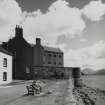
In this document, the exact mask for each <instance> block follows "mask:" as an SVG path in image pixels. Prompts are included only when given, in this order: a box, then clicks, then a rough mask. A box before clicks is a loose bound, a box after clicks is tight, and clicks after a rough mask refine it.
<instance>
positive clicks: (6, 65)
mask: <svg viewBox="0 0 105 105" xmlns="http://www.w3.org/2000/svg"><path fill="white" fill-rule="evenodd" d="M11 81H12V55H11V54H10V53H9V52H8V51H6V50H4V49H3V48H2V47H0V84H6V83H9V82H11Z"/></svg>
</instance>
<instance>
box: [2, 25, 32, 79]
mask: <svg viewBox="0 0 105 105" xmlns="http://www.w3.org/2000/svg"><path fill="white" fill-rule="evenodd" d="M2 46H3V47H4V48H5V49H6V50H8V51H9V52H11V53H12V54H13V71H12V72H13V79H31V78H32V70H31V67H32V58H33V57H32V54H33V49H32V47H31V45H30V44H29V43H27V41H26V40H25V39H24V38H23V29H22V27H20V26H16V28H15V37H13V38H12V39H9V40H8V42H4V43H3V44H2Z"/></svg>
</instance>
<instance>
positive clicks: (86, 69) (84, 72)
mask: <svg viewBox="0 0 105 105" xmlns="http://www.w3.org/2000/svg"><path fill="white" fill-rule="evenodd" d="M81 72H82V74H84V75H92V74H94V73H95V72H96V71H94V70H93V69H90V68H85V69H83V70H82V71H81Z"/></svg>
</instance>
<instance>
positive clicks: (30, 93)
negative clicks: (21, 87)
mask: <svg viewBox="0 0 105 105" xmlns="http://www.w3.org/2000/svg"><path fill="white" fill-rule="evenodd" d="M26 88H27V90H28V95H34V94H35V90H34V88H33V87H32V85H30V86H26Z"/></svg>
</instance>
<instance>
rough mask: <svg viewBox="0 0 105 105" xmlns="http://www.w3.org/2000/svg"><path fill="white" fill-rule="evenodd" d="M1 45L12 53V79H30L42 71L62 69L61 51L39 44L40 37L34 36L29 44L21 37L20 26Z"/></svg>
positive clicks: (49, 71)
mask: <svg viewBox="0 0 105 105" xmlns="http://www.w3.org/2000/svg"><path fill="white" fill-rule="evenodd" d="M2 47H3V48H4V49H6V50H8V51H9V52H11V53H12V54H13V71H12V72H13V79H32V78H34V77H35V76H39V75H38V74H40V75H41V74H42V73H44V74H45V75H47V74H49V75H50V74H51V73H54V72H56V71H54V70H57V69H58V68H59V70H61V71H63V70H62V69H61V68H64V62H63V52H62V51H61V50H60V49H59V48H53V47H48V46H43V45H41V39H40V38H36V44H34V45H31V44H29V43H28V42H27V41H26V40H25V39H24V38H23V29H22V27H20V26H16V28H15V37H13V38H12V39H9V40H8V42H3V44H2ZM45 68H46V69H45ZM51 68H52V69H51ZM47 70H48V72H46V71H47ZM40 71H41V72H40ZM56 73H57V72H56ZM36 74H37V75H36ZM44 74H43V76H44Z"/></svg>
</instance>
